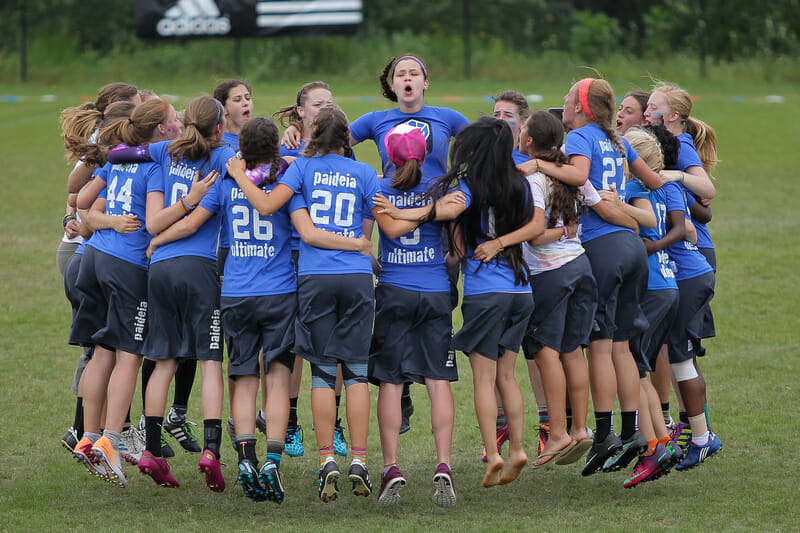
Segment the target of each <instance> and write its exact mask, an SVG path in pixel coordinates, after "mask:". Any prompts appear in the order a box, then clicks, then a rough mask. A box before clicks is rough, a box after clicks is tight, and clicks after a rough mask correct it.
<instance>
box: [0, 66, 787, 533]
mask: <svg viewBox="0 0 800 533" xmlns="http://www.w3.org/2000/svg"><path fill="white" fill-rule="evenodd" d="M579 75H580V74H579ZM645 80H646V78H645V77H644V76H643V78H642V79H641V80H611V81H612V83H614V85H615V87H616V89H617V91H618V93H622V94H624V92H626V91H627V90H629V89H631V88H633V87H635V86H638V85H643V84H645V83H646V81H645ZM214 81H215V80H210V81H209V82H208V84H207V86H203V87H201V86H199V85H194V86H188V85H187V86H177V87H176V86H167V85H159V84H153V86H152V87H149V88H152V89H154V90H156V91H157V92H160V93H170V94H175V95H178V96H180V97H181V98H180V99H179V100H178V105H177V106H178V107H179V108H180V107H181V106H182V105H184V104H185V103H186V102H187V101H188V99H190V98H191V97H193V96H195V95H198V94H200V93H201V92H209V91H210V89H211V88H212V86H213V84H214ZM300 83H302V82H298V83H285V82H281V83H280V84H270V85H268V86H267V85H259V86H256V87H255V88H254V89H255V90H254V97H255V102H256V111H257V112H258V113H263V114H269V113H271V112H272V110H274V109H277V108H278V107H279V106H283V105H286V104H287V103H289V102H292V101H293V100H294V93H295V91H296V88H297V87H298V86H299V85H300ZM376 85H377V84H376V83H372V82H368V83H366V84H362V85H357V84H355V83H354V82H341V83H334V84H333V90H334V96H335V99H336V100H337V101H338V102H339V103H340V105H341V106H342V107H343V108H344V110H345V111H346V112H347V113H348V114H349V116H350V117H351V119H352V118H355V117H357V116H359V115H361V114H362V113H364V112H366V111H369V110H371V109H383V108H385V106H386V104H387V103H388V102H386V101H383V100H379V99H378V91H377V86H376ZM568 85H569V80H562V81H557V82H556V81H548V82H546V83H543V84H539V83H532V84H530V86H527V87H521V89H522V90H523V91H524V92H526V93H539V94H541V95H543V102H542V103H541V104H537V108H545V107H548V106H555V105H561V102H562V95H563V94H564V92H565V91H566V90H567V88H568ZM505 88H509V87H508V86H506V85H505V84H503V83H501V82H484V83H471V84H465V83H454V82H436V81H434V82H433V84H432V87H431V91H430V93H429V97H428V103H429V104H433V105H448V106H451V107H455V108H456V109H458V110H460V111H462V112H463V113H464V114H465V115H467V116H468V117H469V118H472V119H474V118H477V116H478V115H479V114H480V113H482V112H483V113H488V112H490V110H491V105H490V104H489V103H486V102H485V101H484V98H483V97H484V96H485V95H488V94H492V93H494V92H497V91H498V90H501V89H505ZM513 88H517V87H513ZM688 89H690V90H691V91H692V92H693V93H694V94H696V95H697V96H698V97H699V100H698V102H697V104H696V106H695V111H694V113H693V114H694V115H696V116H698V117H699V118H702V119H704V120H706V121H707V122H709V123H710V124H712V125H714V126H715V128H716V130H717V134H718V136H719V139H720V145H721V148H720V157H721V159H722V160H723V162H722V163H721V164H720V166H719V167H718V169H717V172H716V174H717V176H718V181H717V182H716V186H717V188H718V195H717V199H716V200H715V201H714V203H713V209H714V221H713V222H712V224H711V229H712V233H713V238H714V241H715V244H716V246H717V257H718V263H719V272H718V277H717V293H716V297H715V299H714V302H713V308H714V314H715V317H716V322H717V335H718V337H717V338H716V339H713V340H711V341H710V342H708V343H707V344H708V347H709V353H710V355H709V357H707V358H706V359H705V360H703V361H701V366H702V368H703V372H704V374H705V377H706V381H707V383H708V395H709V404H710V409H711V416H712V422H713V426H714V429H715V431H716V432H717V433H718V434H719V435H720V437H721V438H722V440H723V442H724V443H725V446H724V449H723V452H722V453H721V454H720V455H719V456H718V457H716V458H714V459H712V460H710V461H709V462H708V464H706V465H704V466H702V467H700V468H697V469H695V470H692V471H690V472H685V473H679V472H673V473H672V474H671V475H669V476H668V477H666V478H664V479H662V480H659V481H657V482H655V483H650V484H646V485H644V486H642V487H639V488H637V489H634V490H632V491H625V490H624V489H623V488H622V481H623V479H624V477H625V474H624V473H616V474H599V475H595V476H593V477H590V478H582V477H581V475H580V466H579V465H572V466H569V467H552V468H549V469H546V470H544V471H537V472H533V471H531V470H526V471H525V472H524V473H523V475H522V476H521V478H520V479H519V481H517V482H516V483H514V484H512V485H509V486H505V487H497V488H494V489H490V490H485V489H482V488H481V487H480V480H481V478H482V475H483V464H482V463H480V461H479V453H480V448H481V444H480V434H479V432H478V428H477V422H476V419H475V415H474V411H473V408H472V390H471V389H472V387H471V375H470V371H469V364H468V362H467V360H466V358H465V357H460V358H459V360H458V362H459V364H460V376H461V380H460V381H459V382H458V383H457V384H455V386H454V392H455V396H456V408H457V418H456V431H455V436H454V450H453V457H454V460H453V466H454V468H455V471H456V488H457V491H458V504H457V506H456V507H455V508H454V509H450V510H442V509H438V508H436V507H435V506H434V505H433V504H432V502H431V501H430V494H431V491H432V486H431V482H430V479H431V475H432V472H433V468H434V466H435V465H434V464H433V463H434V459H435V456H434V447H433V439H432V436H431V435H430V430H429V428H430V424H429V414H428V412H427V411H428V407H429V403H428V401H427V398H426V395H425V393H424V390H423V389H422V388H421V387H415V388H414V390H413V396H414V400H415V404H416V414H415V415H414V416H413V418H412V429H411V431H410V432H409V433H407V434H406V435H404V436H403V437H401V442H400V457H401V466H402V468H403V471H404V473H405V475H406V477H407V479H408V481H409V485H408V486H407V488H406V490H405V492H404V493H403V496H402V498H403V499H402V500H401V503H400V504H399V505H397V506H395V507H393V508H390V509H388V510H381V509H378V508H377V507H376V505H375V501H374V499H373V498H371V499H369V500H365V499H358V500H356V499H355V498H354V497H352V496H350V495H349V492H346V491H345V493H344V494H343V497H342V498H340V500H339V501H337V502H335V503H333V504H329V505H325V504H322V503H321V502H320V501H319V500H318V499H317V497H316V483H315V482H314V471H315V470H316V468H317V463H316V450H315V446H314V438H313V435H312V432H311V431H310V427H311V414H310V409H309V403H308V394H307V392H303V393H302V394H301V402H300V414H299V416H300V422H301V424H302V425H303V426H304V427H305V428H306V441H305V442H306V455H305V456H304V457H302V458H298V459H291V458H287V459H284V461H283V465H284V466H283V468H282V470H283V478H284V482H285V484H286V485H287V493H288V496H287V500H286V502H285V503H284V504H283V505H281V506H277V505H275V504H271V503H269V504H256V503H253V502H251V501H249V500H247V499H246V498H245V497H244V496H243V495H242V493H241V490H240V489H239V487H237V486H234V485H233V481H234V477H235V465H236V459H235V455H234V453H233V451H232V449H231V447H230V444H229V442H228V440H227V437H224V438H223V461H224V462H226V463H227V465H228V466H227V468H226V469H225V470H224V472H225V474H226V479H227V481H228V483H229V486H228V489H227V490H226V491H225V492H224V493H223V494H214V493H211V492H210V491H208V490H207V489H206V488H205V486H204V484H203V480H202V476H201V475H200V474H198V473H197V457H194V456H189V455H184V454H182V453H181V454H179V455H178V456H177V457H176V458H175V459H174V460H173V461H172V465H173V469H174V471H175V473H176V476H177V477H178V479H179V480H180V481H181V487H180V488H179V489H177V490H166V489H162V488H160V487H157V486H156V485H154V484H153V483H152V481H151V480H149V479H147V478H145V477H143V476H140V475H139V474H138V473H137V472H136V469H135V468H128V469H127V471H128V474H129V478H130V485H129V487H128V488H127V489H125V490H120V489H116V488H114V487H112V486H111V485H108V484H105V483H102V482H100V481H98V480H96V479H93V478H91V477H89V476H88V475H87V474H86V472H85V471H84V469H83V468H82V467H80V466H79V465H77V464H76V463H75V462H74V461H73V460H72V458H71V457H70V456H68V454H67V453H66V452H65V451H64V450H63V449H62V448H61V447H60V446H59V445H58V440H59V438H60V436H61V434H62V433H63V432H64V430H65V429H66V428H67V427H68V426H69V424H70V423H71V420H72V411H73V408H74V397H73V396H72V395H71V394H70V392H69V384H70V382H71V378H72V373H73V370H74V366H75V362H76V361H77V357H78V353H79V352H78V349H77V348H74V347H69V346H67V344H66V339H67V335H68V328H69V323H70V315H69V306H68V304H67V302H66V300H65V298H64V295H63V289H62V280H61V278H60V276H59V274H58V271H57V269H56V266H55V251H56V247H57V245H58V242H59V239H60V238H61V227H60V226H58V222H59V221H60V220H61V216H62V215H63V205H64V200H65V197H66V195H65V178H66V176H67V174H68V171H69V168H68V167H67V166H66V165H65V163H64V160H63V158H62V153H63V147H62V145H61V143H60V138H59V125H58V121H57V116H58V112H59V110H60V109H62V108H64V107H67V106H70V105H74V104H75V103H76V102H79V101H80V99H81V96H82V95H88V96H89V97H91V95H93V92H94V91H96V86H95V85H91V86H89V85H87V86H81V85H78V84H76V85H71V86H58V87H46V86H25V87H21V86H12V85H2V84H0V93H2V94H4V95H8V94H15V95H19V96H20V98H19V99H18V100H17V101H16V102H9V101H5V100H4V101H3V102H0V131H1V132H2V133H0V143H1V145H2V147H3V150H2V154H3V157H2V160H3V161H2V163H3V166H4V169H5V170H4V171H3V172H2V174H0V176H1V177H0V183H2V190H3V196H4V198H6V200H5V202H6V206H5V208H4V209H3V211H2V215H0V221H2V236H0V383H2V389H0V391H1V392H0V394H2V396H1V398H2V399H0V406H2V408H0V530H4V531H5V530H7V531H19V530H43V531H44V530H84V531H86V530H101V529H109V528H111V527H115V528H120V529H126V530H134V531H140V530H148V531H159V530H167V529H176V530H200V529H203V530H212V531H213V530H222V529H223V528H224V529H236V530H241V529H256V528H258V529H263V528H265V527H276V528H280V530H281V531H290V530H303V531H314V530H317V531H319V530H322V529H323V528H330V529H336V530H339V529H341V530H349V531H367V530H369V529H374V528H380V529H390V528H391V529H393V530H411V531H413V530H440V529H441V530H445V529H447V530H453V529H460V530H465V531H466V530H470V531H471V530H488V529H500V528H502V529H506V530H511V531H513V530H521V529H537V530H543V531H556V530H588V529H590V528H591V529H593V530H615V531H621V530H624V531H636V530H645V529H648V530H652V529H659V530H662V529H682V530H687V529H689V528H692V529H694V530H731V529H736V530H756V529H757V530H774V531H787V530H800V518H798V516H799V515H798V514H797V510H798V501H800V482H799V481H798V477H797V475H796V473H795V471H794V470H793V467H794V465H796V464H798V463H800V452H798V449H800V448H796V447H795V446H796V445H797V439H798V436H800V415H799V414H798V409H797V405H798V403H799V402H800V362H798V353H800V319H799V318H798V317H799V316H800V307H799V306H798V298H800V289H798V287H799V286H800V273H798V272H799V271H798V268H797V263H798V260H800V253H798V251H800V215H798V211H797V207H796V204H797V202H796V196H797V193H796V189H795V187H794V183H793V182H792V181H791V180H792V179H793V176H795V174H796V172H797V169H799V168H800V150H798V149H797V146H796V144H797V139H799V138H800V125H798V124H799V123H798V121H797V117H798V116H800V90H798V87H797V86H796V85H795V86H792V85H779V86H762V85H748V84H739V85H734V84H712V83H703V84H697V85H694V86H691V87H688ZM44 94H54V95H55V99H54V101H52V102H43V101H41V99H40V97H41V95H44ZM772 94H778V95H782V96H783V97H784V101H783V103H780V104H771V103H767V102H766V100H765V96H767V95H772ZM6 100H13V99H6ZM357 154H358V157H359V159H361V160H364V161H368V162H371V163H375V162H376V161H377V158H376V156H375V149H374V146H372V145H371V144H370V145H364V146H361V147H359V149H358V150H357ZM456 320H458V321H460V317H458V318H457V319H456ZM518 370H519V371H518V379H519V381H520V383H521V384H522V387H523V391H524V393H525V399H526V405H527V411H526V420H527V424H526V426H527V428H528V431H527V433H526V448H527V450H528V453H529V456H531V457H533V456H534V455H535V450H536V433H535V431H534V430H533V428H534V427H535V417H536V410H535V404H534V402H533V395H532V393H531V392H530V386H529V384H528V381H527V379H528V378H527V374H526V372H525V370H524V366H523V365H522V364H520V365H519V369H518ZM307 377H308V373H306V378H307ZM197 381H198V382H199V379H198V380H197ZM304 390H307V389H306V388H304ZM372 392H373V399H374V396H375V392H376V391H375V389H374V388H373V390H372ZM199 398H200V396H199V390H196V391H195V393H194V395H193V399H192V402H191V405H190V413H189V414H190V419H193V420H195V421H200V420H201V418H202V417H201V415H200V400H199ZM673 405H675V403H674V402H673ZM139 410H140V405H139V395H138V392H137V396H136V399H135V401H134V407H133V416H134V418H135V419H138V416H139ZM264 452H265V444H264V441H263V438H262V440H261V441H260V442H259V453H264ZM380 463H381V460H380V445H379V439H378V432H377V423H376V422H375V420H374V403H373V419H372V421H371V431H370V441H369V464H370V465H371V467H372V472H373V482H374V483H379V472H380V467H379V465H380ZM112 524H114V525H113V526H112Z"/></svg>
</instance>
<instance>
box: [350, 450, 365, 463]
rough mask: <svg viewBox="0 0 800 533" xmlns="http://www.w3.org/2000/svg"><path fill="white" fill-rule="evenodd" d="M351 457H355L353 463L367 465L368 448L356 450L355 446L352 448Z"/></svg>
mask: <svg viewBox="0 0 800 533" xmlns="http://www.w3.org/2000/svg"><path fill="white" fill-rule="evenodd" d="M350 455H351V456H352V457H353V461H360V462H361V464H362V465H366V464H367V449H366V448H356V447H355V446H350Z"/></svg>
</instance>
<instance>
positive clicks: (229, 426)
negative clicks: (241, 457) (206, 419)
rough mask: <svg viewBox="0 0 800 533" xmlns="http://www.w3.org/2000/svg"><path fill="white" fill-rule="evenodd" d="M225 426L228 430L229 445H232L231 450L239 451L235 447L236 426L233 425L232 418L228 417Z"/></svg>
mask: <svg viewBox="0 0 800 533" xmlns="http://www.w3.org/2000/svg"><path fill="white" fill-rule="evenodd" d="M225 427H226V429H227V430H228V436H229V437H230V438H231V446H233V451H235V452H236V453H239V452H238V450H237V449H236V426H234V425H233V418H231V417H228V423H227V424H226V426H225Z"/></svg>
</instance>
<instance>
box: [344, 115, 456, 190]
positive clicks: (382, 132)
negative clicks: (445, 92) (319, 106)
mask: <svg viewBox="0 0 800 533" xmlns="http://www.w3.org/2000/svg"><path fill="white" fill-rule="evenodd" d="M398 124H408V125H409V126H414V127H415V128H418V129H419V130H420V131H422V134H423V135H424V136H425V139H426V140H427V142H428V150H427V154H428V155H427V157H426V158H425V162H424V163H422V181H423V183H427V182H428V181H429V180H431V179H433V178H436V177H438V176H441V175H443V174H445V173H446V172H447V152H448V149H449V147H450V139H451V138H452V137H455V136H456V135H457V134H458V133H459V132H460V131H461V130H463V129H464V128H466V127H467V126H469V120H467V117H465V116H464V115H462V114H461V113H459V112H458V111H455V110H453V109H450V108H448V107H433V106H423V107H422V109H420V110H419V111H417V112H416V113H403V112H402V111H400V110H399V109H397V108H395V109H390V110H387V111H372V112H370V113H367V114H366V115H362V116H361V117H359V118H357V119H356V120H355V121H354V122H353V123H352V124H350V134H351V135H352V136H353V137H354V138H355V139H356V140H357V141H359V142H361V141H364V140H366V139H372V140H373V141H375V145H376V146H377V147H378V153H379V154H380V156H381V167H382V169H383V175H384V176H394V173H395V168H394V164H392V162H391V161H390V160H389V156H388V155H387V154H386V145H385V144H384V142H383V138H384V137H385V136H386V134H387V133H389V130H391V129H392V128H394V127H395V126H397V125H398Z"/></svg>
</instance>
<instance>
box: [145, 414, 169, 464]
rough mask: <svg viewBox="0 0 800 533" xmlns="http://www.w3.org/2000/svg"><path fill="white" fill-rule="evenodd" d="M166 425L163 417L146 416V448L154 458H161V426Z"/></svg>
mask: <svg viewBox="0 0 800 533" xmlns="http://www.w3.org/2000/svg"><path fill="white" fill-rule="evenodd" d="M163 423H164V417H163V416H145V417H144V432H145V448H146V449H147V451H148V452H150V453H152V454H153V456H154V457H161V426H162V424H163Z"/></svg>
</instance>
